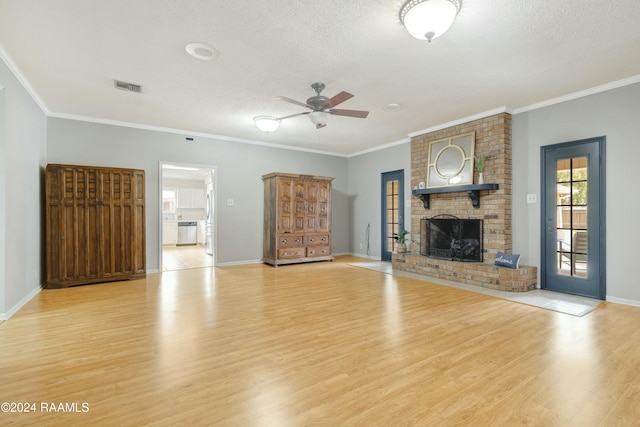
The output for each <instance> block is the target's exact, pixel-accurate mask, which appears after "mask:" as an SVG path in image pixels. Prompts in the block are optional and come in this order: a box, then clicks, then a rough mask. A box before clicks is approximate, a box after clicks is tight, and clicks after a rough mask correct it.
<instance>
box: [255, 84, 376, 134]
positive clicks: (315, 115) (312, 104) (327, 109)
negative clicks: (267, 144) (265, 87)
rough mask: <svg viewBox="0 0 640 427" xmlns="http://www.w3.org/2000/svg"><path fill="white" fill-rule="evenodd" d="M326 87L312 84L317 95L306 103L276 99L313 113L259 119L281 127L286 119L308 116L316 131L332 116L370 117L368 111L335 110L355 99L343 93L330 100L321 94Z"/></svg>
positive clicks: (282, 97) (306, 112)
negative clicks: (272, 122)
mask: <svg viewBox="0 0 640 427" xmlns="http://www.w3.org/2000/svg"><path fill="white" fill-rule="evenodd" d="M324 87H325V85H324V83H314V84H312V85H311V88H312V89H313V90H314V91H315V92H316V94H315V95H314V96H312V97H310V98H308V99H307V101H306V102H300V101H296V100H295V99H291V98H288V97H286V96H278V97H277V98H276V99H277V100H279V101H285V102H288V103H290V104H295V105H297V106H299V107H305V108H309V109H310V110H311V111H305V112H304V113H297V114H292V115H290V116H285V117H280V118H274V117H269V116H259V117H268V118H269V119H271V120H277V121H278V125H279V124H280V121H282V120H284V119H289V118H291V117H297V116H304V115H307V114H308V115H309V119H310V120H311V122H312V123H313V124H314V125H315V126H316V129H320V128H323V127H325V126H326V125H327V122H328V121H329V115H330V114H332V115H334V116H345V117H356V118H360V119H364V118H366V117H367V116H368V115H369V112H368V111H360V110H344V109H336V108H333V107H335V106H336V105H338V104H341V103H343V102H344V101H346V100H348V99H351V98H353V95H352V94H350V93H349V92H344V91H342V92H340V93H339V94H337V95H336V96H334V97H332V98H328V97H326V96H324V95H321V94H320V93H321V92H322V91H323V90H324ZM256 119H257V118H254V121H256V125H257V126H258V127H259V125H258V121H257V120H256ZM276 129H277V127H276ZM274 130H275V129H274Z"/></svg>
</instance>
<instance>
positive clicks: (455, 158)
mask: <svg viewBox="0 0 640 427" xmlns="http://www.w3.org/2000/svg"><path fill="white" fill-rule="evenodd" d="M434 163H435V170H436V173H437V174H438V175H439V176H440V177H441V178H453V177H454V176H456V175H458V174H459V173H460V172H462V168H464V152H463V151H462V148H460V147H458V146H457V145H447V146H446V147H444V148H443V149H442V150H440V151H439V152H438V154H437V155H436V160H435V162H434Z"/></svg>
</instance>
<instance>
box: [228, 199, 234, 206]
mask: <svg viewBox="0 0 640 427" xmlns="http://www.w3.org/2000/svg"><path fill="white" fill-rule="evenodd" d="M234 205H235V202H234V201H233V199H227V206H234Z"/></svg>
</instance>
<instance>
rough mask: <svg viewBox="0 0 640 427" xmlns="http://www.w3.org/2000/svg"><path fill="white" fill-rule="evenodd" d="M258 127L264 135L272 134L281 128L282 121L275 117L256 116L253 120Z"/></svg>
mask: <svg viewBox="0 0 640 427" xmlns="http://www.w3.org/2000/svg"><path fill="white" fill-rule="evenodd" d="M253 121H254V123H255V124H256V127H257V128H258V129H260V130H261V131H262V132H264V133H271V132H275V131H276V130H278V128H279V127H280V119H278V118H277V117H273V116H256V117H254V118H253Z"/></svg>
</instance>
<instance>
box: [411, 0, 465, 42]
mask: <svg viewBox="0 0 640 427" xmlns="http://www.w3.org/2000/svg"><path fill="white" fill-rule="evenodd" d="M461 8H462V0H409V1H407V2H406V3H405V4H404V6H402V8H401V9H400V22H402V23H403V24H404V26H405V28H406V29H407V31H408V32H409V34H411V35H412V36H413V37H415V38H417V39H420V40H428V41H429V43H431V40H433V39H435V38H436V37H439V36H441V35H442V34H444V33H445V32H446V31H447V30H448V29H449V27H450V26H451V24H452V23H453V20H454V19H455V18H456V16H457V15H458V12H460V9H461Z"/></svg>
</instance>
